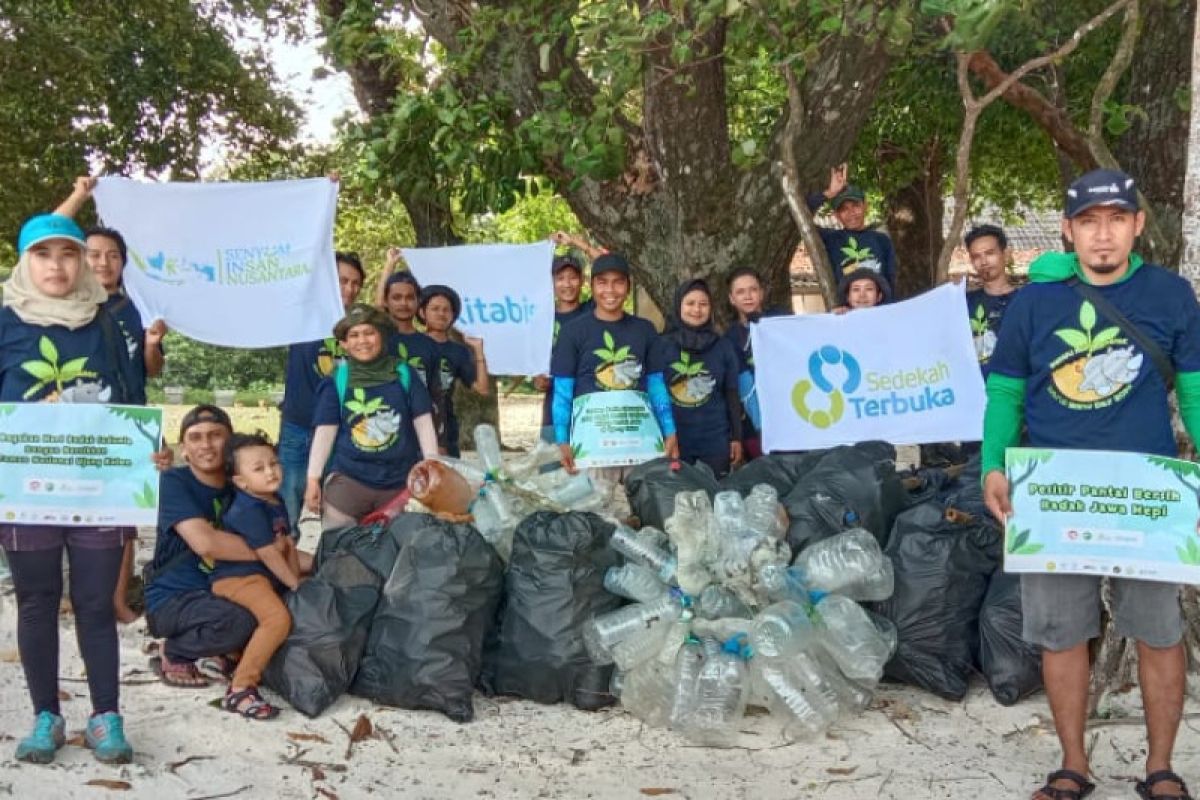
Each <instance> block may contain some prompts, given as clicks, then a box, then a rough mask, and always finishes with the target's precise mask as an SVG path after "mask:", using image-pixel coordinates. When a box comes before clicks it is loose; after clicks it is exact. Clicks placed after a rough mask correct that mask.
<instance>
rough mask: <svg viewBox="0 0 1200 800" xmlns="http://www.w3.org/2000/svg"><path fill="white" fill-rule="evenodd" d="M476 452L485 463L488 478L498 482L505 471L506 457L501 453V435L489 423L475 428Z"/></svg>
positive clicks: (484, 467)
mask: <svg viewBox="0 0 1200 800" xmlns="http://www.w3.org/2000/svg"><path fill="white" fill-rule="evenodd" d="M475 452H476V453H478V454H479V460H480V462H482V463H483V469H484V471H485V472H486V473H487V474H488V477H490V478H492V479H493V480H496V479H498V478H500V477H501V475H502V474H503V471H504V456H503V455H502V454H501V452H500V435H499V434H498V433H496V429H495V428H494V427H492V426H491V425H489V424H488V423H486V422H484V423H480V424H479V425H476V426H475Z"/></svg>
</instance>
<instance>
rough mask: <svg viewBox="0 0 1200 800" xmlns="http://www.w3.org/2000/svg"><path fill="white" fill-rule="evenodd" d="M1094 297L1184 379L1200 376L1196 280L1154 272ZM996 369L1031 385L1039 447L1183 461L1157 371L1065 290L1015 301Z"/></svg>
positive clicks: (1023, 294) (1031, 423) (1030, 407)
mask: <svg viewBox="0 0 1200 800" xmlns="http://www.w3.org/2000/svg"><path fill="white" fill-rule="evenodd" d="M1095 288H1096V289H1097V290H1098V291H1099V292H1101V293H1102V294H1103V296H1104V297H1105V299H1107V300H1108V301H1109V302H1111V303H1112V304H1113V305H1114V306H1116V307H1117V308H1118V309H1120V311H1121V312H1122V313H1124V314H1125V316H1127V317H1128V318H1129V319H1130V320H1131V321H1132V322H1133V323H1134V324H1135V325H1137V326H1138V327H1139V328H1141V329H1142V331H1144V332H1145V334H1146V335H1147V336H1149V337H1150V338H1151V339H1153V340H1154V342H1155V343H1156V344H1158V346H1159V347H1161V348H1162V350H1163V352H1164V353H1166V354H1167V356H1168V357H1169V358H1170V359H1171V362H1172V363H1173V364H1174V366H1175V369H1176V371H1178V372H1195V371H1197V370H1200V306H1198V305H1197V303H1196V297H1195V295H1194V294H1193V292H1192V289H1191V286H1189V285H1188V283H1187V281H1185V280H1184V279H1183V278H1180V277H1179V276H1178V275H1173V274H1172V273H1170V272H1168V271H1167V270H1165V269H1163V268H1161V267H1157V266H1153V265H1150V264H1147V265H1144V266H1142V267H1141V268H1140V269H1138V270H1137V271H1136V272H1134V274H1133V275H1132V276H1131V277H1129V278H1128V279H1127V280H1125V281H1123V282H1121V283H1117V284H1113V285H1111V286H1097V287H1095ZM990 366H991V370H992V372H994V373H996V374H999V375H1006V376H1008V377H1010V378H1023V379H1025V380H1026V381H1027V383H1026V396H1025V419H1026V422H1027V424H1028V427H1029V444H1030V446H1031V447H1062V448H1077V449H1091V450H1119V451H1130V452H1138V453H1153V454H1157V455H1164V456H1174V455H1175V454H1176V446H1175V437H1174V436H1173V435H1172V433H1171V413H1170V410H1169V409H1168V407H1167V391H1166V387H1165V386H1164V384H1163V380H1162V377H1161V376H1160V375H1159V373H1158V370H1157V369H1155V367H1154V362H1153V361H1151V359H1150V357H1149V356H1148V355H1146V354H1145V353H1143V352H1142V349H1141V348H1140V347H1138V346H1137V344H1136V343H1134V342H1133V341H1131V340H1130V339H1129V337H1127V336H1126V335H1125V334H1124V333H1123V332H1122V331H1121V329H1120V328H1118V327H1117V326H1116V325H1115V324H1114V323H1113V322H1112V320H1109V319H1106V318H1105V317H1104V316H1103V315H1102V314H1101V313H1099V312H1098V311H1097V310H1096V308H1095V307H1094V306H1092V304H1091V303H1089V302H1087V301H1086V300H1084V299H1083V297H1082V296H1081V295H1080V294H1078V293H1077V292H1076V291H1075V290H1074V289H1072V288H1071V287H1070V286H1068V285H1067V284H1066V283H1064V282H1061V281H1060V282H1055V283H1031V284H1029V285H1028V286H1026V287H1025V288H1024V289H1022V290H1021V291H1020V292H1019V293H1018V294H1017V296H1016V297H1014V298H1013V300H1012V302H1011V303H1010V304H1009V306H1008V311H1007V312H1006V313H1005V315H1004V325H1003V326H1002V327H1001V328H1000V337H999V340H998V341H997V343H996V350H995V352H993V353H992V358H991V363H990Z"/></svg>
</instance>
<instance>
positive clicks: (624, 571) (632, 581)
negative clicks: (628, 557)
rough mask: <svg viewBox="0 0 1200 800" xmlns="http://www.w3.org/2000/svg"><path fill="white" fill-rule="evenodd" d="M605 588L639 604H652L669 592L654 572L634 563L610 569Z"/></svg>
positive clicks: (606, 574) (605, 579) (606, 576)
mask: <svg viewBox="0 0 1200 800" xmlns="http://www.w3.org/2000/svg"><path fill="white" fill-rule="evenodd" d="M604 588H605V589H607V590H608V591H610V592H612V593H613V594H618V595H620V596H621V597H627V598H629V599H630V600H636V601H637V602H639V603H652V602H654V601H655V600H657V599H659V598H660V597H662V596H663V595H664V594H666V593H667V591H668V588H667V585H666V584H665V583H663V582H662V581H660V580H659V579H658V575H657V574H655V572H654V570H652V569H650V568H649V567H647V566H644V565H642V564H636V563H634V562H632V561H631V562H628V563H626V564H623V565H622V566H619V567H609V568H608V571H607V572H605V573H604Z"/></svg>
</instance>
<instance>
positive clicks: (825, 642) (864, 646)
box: [814, 594, 895, 684]
mask: <svg viewBox="0 0 1200 800" xmlns="http://www.w3.org/2000/svg"><path fill="white" fill-rule="evenodd" d="M814 609H815V611H816V613H817V618H818V620H819V623H818V638H819V639H820V641H821V644H822V646H823V647H824V648H825V651H826V652H827V653H829V655H830V657H831V658H832V659H833V660H834V662H836V663H837V666H838V669H840V670H841V672H842V674H843V675H845V676H846V677H847V678H848V679H850V680H852V681H866V682H869V683H871V684H875V683H878V682H879V679H880V678H882V677H883V665H884V664H886V663H887V661H888V659H889V658H891V657H892V653H893V649H894V647H895V641H894V640H893V641H891V642H889V641H888V640H887V639H885V638H884V636H883V635H882V634H881V633H880V631H879V628H878V627H876V625H875V623H874V622H873V621H872V620H871V618H870V616H868V615H867V612H866V611H865V610H864V609H863V607H862V606H860V605H859V604H858V603H856V602H854V601H853V600H851V599H850V598H848V597H843V596H842V595H837V594H830V595H825V596H824V597H822V598H821V599H820V600H819V601H818V602H817V604H816V605H815V606H814Z"/></svg>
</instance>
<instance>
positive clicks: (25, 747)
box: [17, 711, 67, 764]
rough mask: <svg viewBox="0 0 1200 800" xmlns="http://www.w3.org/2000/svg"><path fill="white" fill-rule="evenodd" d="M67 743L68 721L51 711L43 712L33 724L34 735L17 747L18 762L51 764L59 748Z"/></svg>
mask: <svg viewBox="0 0 1200 800" xmlns="http://www.w3.org/2000/svg"><path fill="white" fill-rule="evenodd" d="M66 743H67V722H66V720H64V719H63V718H62V717H61V716H60V715H58V714H55V713H53V712H51V711H42V712H41V713H39V714H38V715H37V718H36V719H35V720H34V722H33V733H31V734H29V735H28V736H26V737H25V738H24V739H22V740H21V741H20V743H19V744H18V745H17V761H28V762H29V763H30V764H49V763H50V762H51V761H53V760H54V754H55V753H56V752H58V748H60V747H62V746H63V745H64V744H66Z"/></svg>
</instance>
